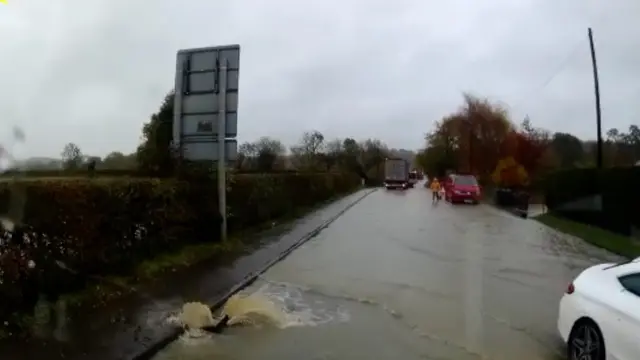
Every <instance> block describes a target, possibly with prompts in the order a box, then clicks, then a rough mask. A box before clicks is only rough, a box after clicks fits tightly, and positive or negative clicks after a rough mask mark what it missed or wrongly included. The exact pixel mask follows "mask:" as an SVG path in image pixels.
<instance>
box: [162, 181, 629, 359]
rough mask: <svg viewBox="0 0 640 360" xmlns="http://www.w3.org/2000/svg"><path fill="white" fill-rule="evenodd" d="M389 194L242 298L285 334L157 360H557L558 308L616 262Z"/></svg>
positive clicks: (512, 224)
mask: <svg viewBox="0 0 640 360" xmlns="http://www.w3.org/2000/svg"><path fill="white" fill-rule="evenodd" d="M430 199H431V197H430V194H429V192H428V190H426V189H423V188H422V187H421V186H417V187H416V188H415V189H412V190H409V191H404V192H401V191H384V190H380V191H377V192H375V193H373V194H372V195H370V196H368V197H367V198H365V199H364V200H363V201H362V202H361V203H359V204H358V205H357V206H355V207H354V208H352V209H351V210H350V211H348V212H347V213H345V214H344V215H343V216H342V217H340V218H339V219H338V220H337V221H336V222H334V223H333V224H332V225H331V226H330V227H329V228H327V229H325V230H324V231H323V232H321V233H320V235H319V236H317V237H316V238H315V239H313V240H312V241H310V242H308V243H307V244H306V245H304V246H303V247H301V248H300V249H298V250H296V251H295V252H294V253H293V254H292V255H290V256H289V257H288V258H286V259H285V260H283V261H282V262H280V263H278V264H277V265H275V266H274V267H273V268H271V269H270V270H269V271H267V272H266V273H265V274H263V275H262V276H261V278H260V280H259V281H257V282H256V283H254V284H253V285H252V286H251V287H250V288H248V289H245V290H243V294H245V295H250V294H253V295H259V296H261V297H262V298H264V299H268V300H269V302H271V303H272V304H275V305H277V306H278V307H279V309H280V311H282V313H283V314H284V315H286V318H287V319H289V322H288V323H287V324H288V325H286V326H269V325H264V324H262V325H261V326H256V324H253V325H249V326H235V327H231V328H229V329H227V331H225V332H224V333H223V334H221V335H215V336H204V337H198V338H191V337H183V338H181V339H179V340H177V341H175V342H174V343H172V344H170V345H169V346H168V347H167V348H165V349H164V350H163V351H162V352H161V353H159V354H158V355H157V357H156V360H173V359H187V360H196V359H247V360H251V359H279V360H281V359H291V360H294V359H327V360H328V359H505V360H506V359H522V360H547V359H549V360H551V359H553V360H556V359H558V358H560V357H561V354H562V347H561V344H560V343H559V339H558V335H557V330H556V313H557V307H558V301H559V299H560V297H561V295H562V293H563V291H564V289H565V288H566V285H567V283H568V282H569V281H570V280H571V279H572V278H573V277H574V276H575V275H577V274H578V273H579V272H580V271H581V270H582V269H584V268H586V267H588V266H590V265H592V264H594V263H598V262H605V261H615V260H618V258H617V257H615V256H613V255H611V254H609V253H607V252H605V251H602V250H600V249H596V248H593V247H591V246H589V245H587V244H585V243H583V242H582V241H581V240H579V239H576V238H573V237H570V236H567V235H563V234H560V233H558V232H556V231H553V230H551V229H549V228H547V227H545V226H544V225H541V224H540V223H538V222H536V221H534V220H525V219H521V218H518V217H515V216H513V215H510V214H508V213H505V212H503V211H500V210H497V209H495V208H493V207H490V206H487V205H478V206H464V205H463V206H458V205H456V206H452V205H450V204H447V203H445V202H441V203H439V204H437V205H433V204H432V203H431V201H430Z"/></svg>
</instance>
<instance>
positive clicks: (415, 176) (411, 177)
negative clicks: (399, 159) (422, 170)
mask: <svg viewBox="0 0 640 360" xmlns="http://www.w3.org/2000/svg"><path fill="white" fill-rule="evenodd" d="M417 177H418V174H416V173H413V172H412V173H409V179H416V178H417Z"/></svg>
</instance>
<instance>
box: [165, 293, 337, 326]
mask: <svg viewBox="0 0 640 360" xmlns="http://www.w3.org/2000/svg"><path fill="white" fill-rule="evenodd" d="M304 292H305V291H304V289H302V288H300V287H297V286H294V285H291V284H284V283H266V284H264V285H262V286H261V287H260V288H258V289H257V290H255V291H253V292H241V293H238V294H235V295H233V296H231V297H230V298H229V299H228V300H227V302H226V303H225V305H224V306H223V308H222V310H221V311H220V312H219V313H218V314H213V313H212V311H211V309H210V308H209V306H207V305H206V304H203V303H200V302H189V303H185V304H184V305H183V306H182V309H181V310H180V312H178V313H177V314H176V315H174V316H171V317H169V319H168V321H169V322H170V323H173V324H177V325H181V326H183V327H184V328H185V329H186V330H187V336H190V337H201V336H203V332H202V330H201V329H202V328H206V327H209V326H212V325H215V324H216V323H217V322H218V321H220V319H222V318H223V317H225V316H228V317H229V321H228V323H227V326H230V327H251V328H261V327H264V326H270V327H275V328H279V329H285V328H289V327H294V326H319V325H323V324H327V323H331V322H345V321H348V320H349V314H348V313H347V312H346V311H345V310H344V309H342V308H340V307H327V306H323V305H326V304H324V303H323V302H322V301H318V300H316V301H309V300H308V299H306V297H305V295H304Z"/></svg>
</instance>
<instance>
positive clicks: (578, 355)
mask: <svg viewBox="0 0 640 360" xmlns="http://www.w3.org/2000/svg"><path fill="white" fill-rule="evenodd" d="M558 330H559V331H560V335H561V336H562V339H563V340H564V342H565V343H566V344H567V358H568V359H570V360H637V359H640V258H636V259H634V260H630V261H626V262H623V263H619V264H600V265H596V266H592V267H590V268H588V269H586V270H584V271H583V272H582V273H581V274H580V275H578V277H576V278H575V280H574V281H573V282H572V283H571V284H569V286H568V287H567V290H566V292H565V294H564V296H563V297H562V300H560V310H559V314H558Z"/></svg>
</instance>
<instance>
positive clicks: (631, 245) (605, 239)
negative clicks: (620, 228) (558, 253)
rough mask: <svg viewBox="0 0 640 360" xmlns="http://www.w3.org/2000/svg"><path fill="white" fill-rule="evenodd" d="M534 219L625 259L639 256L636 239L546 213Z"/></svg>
mask: <svg viewBox="0 0 640 360" xmlns="http://www.w3.org/2000/svg"><path fill="white" fill-rule="evenodd" d="M534 219H535V220H537V221H539V222H541V223H543V224H545V225H547V226H549V227H551V228H553V229H556V230H558V231H560V232H563V233H566V234H569V235H573V236H577V237H579V238H581V239H583V240H584V241H586V242H588V243H590V244H593V245H595V246H598V247H601V248H603V249H606V250H609V251H611V252H612V253H615V254H618V255H621V256H624V257H626V258H636V257H638V256H640V240H638V239H634V238H632V237H629V236H623V235H620V234H616V233H613V232H611V231H607V230H604V229H601V228H599V227H595V226H590V225H587V224H582V223H578V222H575V221H571V220H567V219H563V218H561V217H558V216H554V215H552V214H548V213H547V214H542V215H539V216H536V217H535V218H534Z"/></svg>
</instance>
